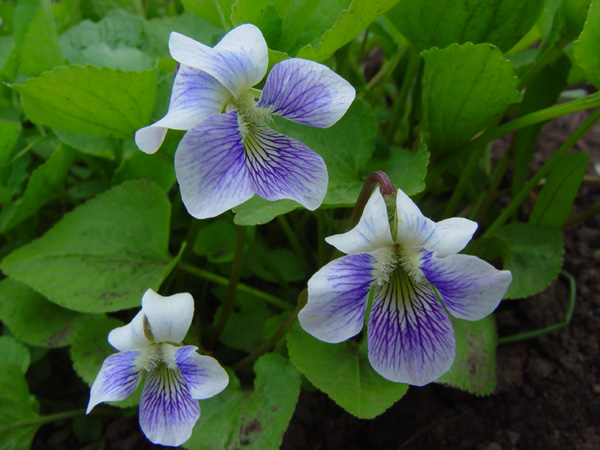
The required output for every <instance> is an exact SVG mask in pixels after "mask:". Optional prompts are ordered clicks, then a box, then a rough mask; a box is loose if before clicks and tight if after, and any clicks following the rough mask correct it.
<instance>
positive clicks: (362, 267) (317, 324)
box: [298, 253, 377, 343]
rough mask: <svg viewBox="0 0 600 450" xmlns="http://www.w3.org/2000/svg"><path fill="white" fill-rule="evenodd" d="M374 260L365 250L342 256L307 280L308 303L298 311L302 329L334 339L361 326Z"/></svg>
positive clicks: (326, 340)
mask: <svg viewBox="0 0 600 450" xmlns="http://www.w3.org/2000/svg"><path fill="white" fill-rule="evenodd" d="M376 264H377V260H376V258H375V257H374V256H373V255H370V254H368V253H359V254H356V255H348V256H342V257H341V258H339V259H336V260H334V261H331V262H330V263H329V264H327V265H325V266H323V267H322V268H321V270H319V271H318V272H317V273H315V274H314V275H313V276H312V277H311V279H310V280H308V303H307V305H306V306H305V307H304V308H302V310H301V311H300V313H299V314H298V320H299V321H300V325H301V326H302V328H304V330H305V331H306V332H308V333H310V334H312V335H313V336H314V337H316V338H317V339H320V340H321V341H325V342H331V343H337V342H342V341H345V340H346V339H349V338H351V337H352V336H354V335H356V334H358V333H359V332H360V330H362V327H363V324H364V318H365V309H366V307H367V300H368V295H369V289H370V288H371V285H372V284H373V281H374V278H375V277H374V270H375V266H376Z"/></svg>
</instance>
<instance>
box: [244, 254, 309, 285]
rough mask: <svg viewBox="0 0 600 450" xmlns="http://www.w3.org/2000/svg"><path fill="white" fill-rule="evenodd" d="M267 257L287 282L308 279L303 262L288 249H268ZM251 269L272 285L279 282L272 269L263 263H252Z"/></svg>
mask: <svg viewBox="0 0 600 450" xmlns="http://www.w3.org/2000/svg"><path fill="white" fill-rule="evenodd" d="M252 256H253V255H252ZM267 257H268V258H269V260H270V261H271V263H272V264H273V265H274V266H275V267H277V269H278V270H279V272H280V273H281V276H282V277H283V278H284V279H285V280H286V281H290V282H293V281H304V280H306V279H307V278H308V274H307V273H306V269H305V268H304V265H303V264H302V260H301V259H300V258H299V257H298V255H296V254H295V253H293V252H292V251H290V250H288V249H286V248H273V249H268V253H267ZM250 267H251V268H252V272H253V273H254V274H255V275H256V276H257V277H258V278H261V279H263V280H267V281H271V282H272V283H275V282H277V278H276V277H275V276H274V275H273V272H272V271H271V269H270V268H269V267H268V266H267V265H265V264H263V263H262V262H261V261H259V260H257V261H252V262H251V264H250Z"/></svg>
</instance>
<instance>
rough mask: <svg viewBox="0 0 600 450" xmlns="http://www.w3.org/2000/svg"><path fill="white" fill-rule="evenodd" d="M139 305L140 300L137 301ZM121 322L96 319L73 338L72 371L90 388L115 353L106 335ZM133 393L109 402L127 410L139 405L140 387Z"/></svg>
mask: <svg viewBox="0 0 600 450" xmlns="http://www.w3.org/2000/svg"><path fill="white" fill-rule="evenodd" d="M139 303H141V298H140V300H139ZM123 325H124V324H123V322H121V321H120V320H117V319H113V318H112V317H97V318H94V319H92V320H90V321H88V322H86V323H85V325H83V326H80V327H79V328H78V329H77V330H76V331H75V335H74V336H73V342H72V345H71V349H70V353H71V361H72V362H73V369H75V372H77V375H79V376H80V377H81V378H82V379H83V381H85V382H86V384H87V385H88V386H90V387H91V386H92V384H93V383H94V380H95V379H96V375H98V372H100V368H101V367H102V363H103V362H104V360H105V359H106V358H108V357H109V356H110V355H113V354H114V353H116V352H117V351H116V350H115V349H114V348H112V347H111V346H110V344H109V343H108V333H110V332H111V331H112V330H114V329H115V328H118V327H121V326H123ZM142 385H143V382H142V383H140V387H138V389H137V390H136V392H135V393H133V394H132V395H130V396H129V397H127V398H126V399H125V400H122V401H119V402H110V404H111V405H115V406H118V407H119V408H128V407H130V406H135V405H137V404H138V403H139V398H140V394H141V386H142Z"/></svg>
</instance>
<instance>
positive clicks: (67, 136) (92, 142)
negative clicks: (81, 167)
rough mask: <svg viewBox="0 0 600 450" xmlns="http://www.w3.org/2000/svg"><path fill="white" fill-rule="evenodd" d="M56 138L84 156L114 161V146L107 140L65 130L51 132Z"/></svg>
mask: <svg viewBox="0 0 600 450" xmlns="http://www.w3.org/2000/svg"><path fill="white" fill-rule="evenodd" d="M52 131H53V132H54V134H55V135H56V137H57V138H58V139H59V140H60V142H62V143H63V144H65V145H68V146H69V147H72V148H74V149H75V150H78V151H80V152H81V153H85V154H86V155H90V156H95V157H97V158H102V159H109V160H111V161H112V160H114V159H115V148H114V147H115V145H114V143H113V141H111V140H110V139H109V138H103V137H99V136H90V135H89V134H80V133H75V132H73V131H66V130H56V129H53V130H52Z"/></svg>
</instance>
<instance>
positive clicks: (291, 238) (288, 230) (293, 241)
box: [277, 216, 309, 267]
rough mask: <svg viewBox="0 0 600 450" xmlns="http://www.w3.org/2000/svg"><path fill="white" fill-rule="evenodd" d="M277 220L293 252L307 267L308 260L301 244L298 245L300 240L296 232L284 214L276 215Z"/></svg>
mask: <svg viewBox="0 0 600 450" xmlns="http://www.w3.org/2000/svg"><path fill="white" fill-rule="evenodd" d="M277 222H278V223H279V226H280V227H281V229H282V230H283V234H285V237H286V238H287V240H288V242H289V243H290V245H291V246H292V248H293V249H294V252H295V253H296V254H297V255H298V257H299V258H300V260H302V261H303V262H304V263H305V265H306V266H307V267H308V266H309V264H308V260H307V258H306V253H305V252H304V249H303V248H302V245H300V241H298V238H297V237H296V234H295V233H294V231H293V230H292V227H290V224H289V223H288V221H287V220H286V218H285V217H284V216H277Z"/></svg>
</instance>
